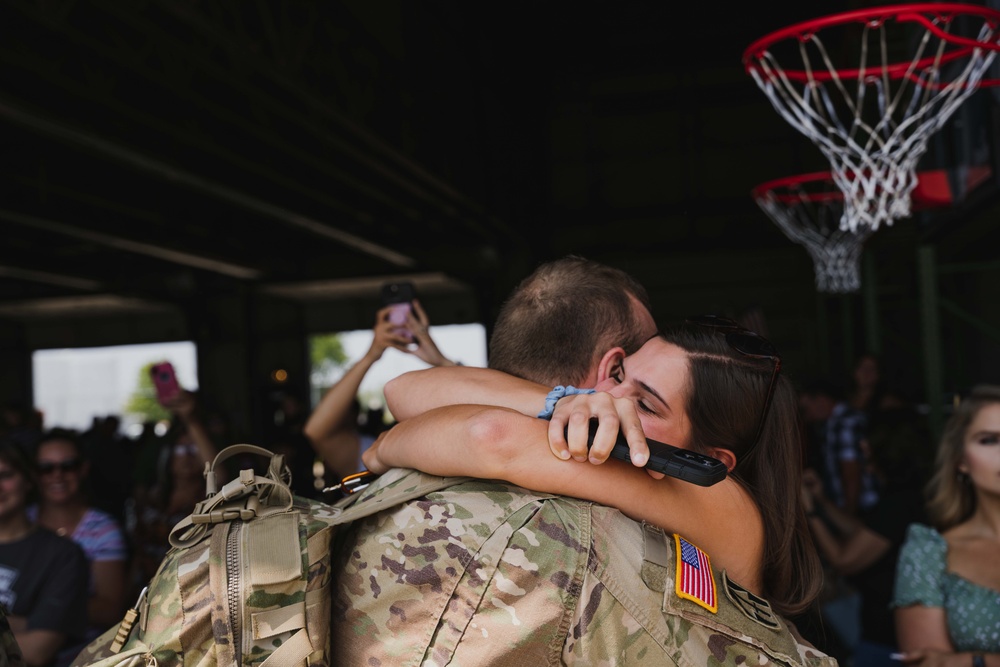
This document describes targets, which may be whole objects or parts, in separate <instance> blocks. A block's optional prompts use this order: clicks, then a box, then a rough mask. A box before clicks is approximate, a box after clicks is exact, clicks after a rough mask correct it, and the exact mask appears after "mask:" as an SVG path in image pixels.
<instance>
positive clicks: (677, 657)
mask: <svg viewBox="0 0 1000 667" xmlns="http://www.w3.org/2000/svg"><path fill="white" fill-rule="evenodd" d="M429 477H430V476H427V475H423V474H422V473H416V472H413V471H400V470H394V471H391V472H390V473H389V474H387V475H385V476H383V477H382V478H380V479H379V480H378V481H377V482H376V483H375V484H374V485H372V486H371V487H369V489H367V490H366V491H365V492H364V493H365V494H366V496H368V497H370V498H372V499H374V500H375V501H378V498H379V496H380V495H381V496H384V495H391V491H390V490H392V489H393V488H395V487H398V486H399V485H407V484H412V483H413V482H414V478H417V479H420V478H429ZM362 500H366V499H365V498H363V499H362ZM340 539H343V540H344V541H345V542H344V544H343V548H341V549H340V553H341V557H342V559H343V567H342V568H336V567H335V571H337V570H338V569H339V570H340V575H339V577H340V578H339V580H338V581H337V582H335V587H334V591H333V597H334V603H333V606H334V612H333V625H332V627H331V649H332V654H333V656H334V661H335V664H338V665H366V666H369V667H371V666H379V665H381V666H383V667H388V666H389V665H392V666H396V665H444V664H450V665H456V666H465V665H469V666H479V665H561V664H601V665H616V664H621V665H633V664H666V665H671V664H674V665H679V664H684V665H706V666H707V665H709V664H713V665H714V664H720V665H767V664H776V665H800V664H803V665H805V664H808V665H834V664H836V663H835V662H834V661H833V660H832V659H830V658H828V657H826V656H824V655H823V654H822V653H820V652H818V651H816V650H814V649H811V648H809V647H805V646H803V645H801V644H799V643H797V642H796V641H795V640H794V638H793V637H792V635H791V634H790V633H789V631H788V630H787V628H786V626H785V624H784V622H783V621H782V620H781V619H780V618H778V617H776V616H773V615H772V614H770V610H769V608H768V607H767V604H766V603H765V602H763V601H760V600H759V599H758V600H757V601H754V599H753V597H752V596H749V597H748V595H749V594H746V593H745V592H740V589H738V587H736V586H734V585H730V584H729V583H728V582H727V581H726V580H725V579H724V576H723V575H722V574H721V573H715V580H716V584H717V589H718V591H719V595H718V597H719V605H718V607H719V608H718V611H717V613H711V612H709V611H706V610H705V609H702V608H701V607H699V606H698V605H697V604H695V603H693V602H690V601H688V600H682V599H680V598H679V597H677V596H676V595H674V586H673V581H674V562H673V560H672V559H673V555H674V546H673V542H672V538H668V537H667V536H665V535H664V534H663V533H662V531H660V530H659V529H655V528H652V527H650V526H644V525H642V524H639V523H636V522H634V521H631V520H629V519H627V518H625V517H624V516H623V515H622V514H621V513H620V512H618V511H617V510H614V509H611V508H607V507H603V506H600V505H594V504H592V503H588V502H583V501H580V500H575V499H572V498H565V497H556V496H551V495H547V494H539V493H534V492H531V491H526V490H524V489H521V488H519V487H516V486H512V485H507V484H502V483H498V482H488V481H482V480H470V481H467V482H464V483H461V484H458V485H456V486H452V487H450V488H446V489H443V490H440V491H435V492H433V493H429V494H427V495H426V496H424V497H422V498H419V499H417V500H415V501H412V502H410V503H407V504H404V505H401V506H398V507H395V508H391V509H388V510H384V511H382V512H380V513H378V514H375V515H373V516H370V517H368V518H367V519H364V520H362V521H359V522H358V523H356V524H355V525H354V526H352V528H351V529H350V530H344V531H342V533H341V535H340ZM724 587H725V588H724ZM730 594H732V595H733V596H734V600H735V601H734V600H730V599H729V597H727V595H730ZM752 617H753V618H752Z"/></svg>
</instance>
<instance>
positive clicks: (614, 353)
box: [597, 347, 625, 382]
mask: <svg viewBox="0 0 1000 667" xmlns="http://www.w3.org/2000/svg"><path fill="white" fill-rule="evenodd" d="M624 360H625V350H623V349H622V348H620V347H613V348H611V349H610V350H608V351H607V352H605V353H604V356H603V357H601V361H600V363H599V364H598V365H597V382H604V381H605V380H607V379H608V378H609V377H611V376H612V375H617V374H618V373H619V371H621V365H622V362H623V361H624Z"/></svg>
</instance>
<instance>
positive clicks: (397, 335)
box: [303, 300, 455, 478]
mask: <svg viewBox="0 0 1000 667" xmlns="http://www.w3.org/2000/svg"><path fill="white" fill-rule="evenodd" d="M412 306H413V307H412V309H411V310H410V314H409V316H408V318H407V320H406V324H405V329H406V331H405V332H404V331H402V330H401V328H400V326H399V325H398V324H396V323H393V322H391V321H390V319H389V314H390V311H391V306H386V307H384V308H381V309H380V310H379V311H378V313H377V314H376V316H375V326H374V327H373V328H372V333H373V334H374V336H373V338H372V343H371V346H370V347H369V348H368V351H367V352H366V353H365V355H364V356H363V357H361V359H359V360H358V361H357V362H356V363H355V364H354V365H353V366H351V367H350V368H349V369H348V370H347V372H346V373H344V376H343V377H342V378H340V380H339V381H338V382H337V383H336V384H334V385H333V386H332V387H330V389H329V390H327V392H326V393H325V394H324V395H323V398H322V399H321V400H320V402H319V404H318V405H317V406H316V409H315V410H313V412H312V414H311V415H309V419H308V420H307V421H306V425H305V428H304V429H303V433H305V435H306V437H307V438H308V439H309V442H311V443H312V446H313V448H314V449H315V450H316V453H317V454H318V455H319V457H320V458H321V459H322V461H323V464H324V465H325V466H326V469H327V471H328V472H330V473H331V474H332V476H333V477H336V478H341V477H344V476H346V475H349V474H351V473H353V472H357V471H359V470H363V469H364V464H363V463H362V462H361V455H362V454H363V453H364V452H365V450H367V449H368V448H369V447H370V446H371V444H372V443H373V442H375V438H376V437H377V436H378V432H375V434H374V435H371V432H372V431H373V430H374V431H379V430H381V429H380V427H381V425H377V424H366V429H365V430H366V431H367V432H362V430H361V429H360V427H359V424H358V420H359V417H360V415H361V414H362V406H361V404H360V403H359V401H358V398H357V395H358V388H359V387H360V386H361V382H362V380H364V378H365V375H367V374H368V371H369V370H370V369H371V367H372V365H374V364H375V362H376V361H378V360H379V359H381V358H382V355H383V354H384V353H385V351H386V350H387V349H389V348H390V347H391V348H395V349H397V350H399V351H400V352H405V353H406V354H412V355H413V356H415V357H417V358H419V359H421V360H422V361H424V362H425V363H427V364H429V365H431V366H454V365H455V363H454V362H453V361H451V360H449V359H448V358H447V357H445V356H444V355H443V354H441V351H440V350H439V349H438V347H437V344H436V343H435V342H434V339H433V338H431V335H430V322H429V320H428V319H427V314H426V313H425V312H424V309H423V308H422V307H421V305H420V302H419V301H417V300H414V301H413V302H412ZM368 421H377V419H371V417H369V420H368Z"/></svg>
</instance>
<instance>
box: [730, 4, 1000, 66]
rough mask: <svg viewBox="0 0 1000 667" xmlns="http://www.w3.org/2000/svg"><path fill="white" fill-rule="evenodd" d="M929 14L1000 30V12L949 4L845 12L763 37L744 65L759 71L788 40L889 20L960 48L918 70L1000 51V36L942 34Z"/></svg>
mask: <svg viewBox="0 0 1000 667" xmlns="http://www.w3.org/2000/svg"><path fill="white" fill-rule="evenodd" d="M928 14H933V15H935V16H936V17H937V18H939V19H942V20H946V21H952V20H954V18H955V17H956V16H960V15H972V16H980V17H982V18H983V19H984V20H985V22H986V23H987V24H988V25H990V26H991V27H993V28H994V29H996V28H997V27H998V26H1000V12H998V11H996V10H994V9H990V8H988V7H981V6H978V5H966V4H949V3H940V2H938V3H919V4H905V5H888V6H885V7H872V8H869V9H858V10H855V11H850V12H844V13H841V14H833V15H830V16H824V17H821V18H818V19H812V20H809V21H803V22H801V23H796V24H795V25H791V26H788V27H785V28H781V29H780V30H776V31H774V32H772V33H771V34H769V35H765V36H764V37H761V38H760V39H758V40H757V41H755V42H754V43H753V44H751V45H750V46H749V47H747V49H746V51H744V52H743V65H744V67H746V69H747V71H750V70H752V69H755V68H757V64H756V63H757V61H758V60H759V58H760V56H761V55H762V54H763V53H764V52H765V51H767V50H768V49H769V48H770V47H771V46H773V45H774V44H776V43H777V42H780V41H782V40H786V39H798V40H800V41H805V40H807V39H809V38H810V37H811V36H812V35H814V34H815V33H817V32H819V31H820V30H823V29H824V28H830V27H833V26H840V25H846V24H849V23H871V24H873V25H875V26H878V25H881V24H882V23H885V22H886V21H888V20H890V19H895V20H896V21H898V22H900V23H904V22H910V23H919V24H921V25H923V26H924V27H925V28H926V29H927V30H929V31H930V32H931V33H933V34H934V35H936V36H938V37H940V38H941V39H943V40H946V41H948V42H950V43H952V44H955V45H956V46H958V47H959V48H957V49H955V50H953V51H951V52H949V53H947V54H944V55H943V56H942V57H941V58H935V57H933V56H932V57H928V58H923V59H921V60H920V61H918V62H917V63H916V64H915V65H916V68H917V69H923V68H925V67H927V66H928V65H931V64H932V63H934V62H938V63H945V62H950V61H952V60H956V59H959V58H962V57H965V56H967V55H969V54H970V53H971V52H972V51H973V50H974V49H977V48H978V49H989V50H992V51H1000V36H998V37H997V40H996V41H994V42H980V41H977V40H975V39H970V38H968V37H962V36H959V35H953V34H951V33H947V32H945V31H943V30H941V29H940V28H939V27H938V26H936V25H934V23H933V22H932V21H931V20H930V19H929V18H928V17H927V15H928ZM913 68H914V63H913V62H903V63H896V64H892V65H888V66H885V67H883V66H873V67H869V68H866V70H865V71H866V72H873V73H874V72H878V73H883V72H884V73H886V74H888V75H889V76H891V77H893V78H900V77H903V76H905V75H906V73H907V71H910V70H912V69H913ZM782 71H783V73H784V75H785V76H786V77H788V78H789V79H792V80H795V81H808V80H817V81H828V80H830V79H832V78H833V76H834V73H832V72H823V71H813V72H806V71H805V70H782ZM860 73H861V70H860V69H857V68H855V69H843V70H837V71H836V75H837V76H839V77H840V78H854V77H857V76H858V75H859V74H860ZM997 83H1000V82H997V81H990V82H986V81H982V82H980V85H991V84H992V85H995V84H997Z"/></svg>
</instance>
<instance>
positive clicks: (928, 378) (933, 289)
mask: <svg viewBox="0 0 1000 667" xmlns="http://www.w3.org/2000/svg"><path fill="white" fill-rule="evenodd" d="M917 269H918V271H919V276H918V280H919V282H920V321H921V327H922V329H923V342H924V384H925V385H926V386H925V387H924V391H925V395H926V397H927V406H928V407H929V408H930V413H929V415H928V424H927V425H928V427H930V430H931V435H932V436H933V437H934V440H935V441H937V439H938V438H940V437H941V429H942V427H943V425H944V405H943V404H944V360H943V359H942V349H941V306H940V303H939V300H938V279H937V259H936V257H935V253H934V247H933V246H929V245H924V246H920V247H919V248H917Z"/></svg>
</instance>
